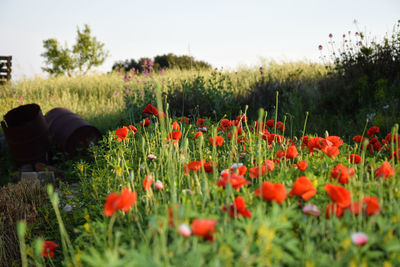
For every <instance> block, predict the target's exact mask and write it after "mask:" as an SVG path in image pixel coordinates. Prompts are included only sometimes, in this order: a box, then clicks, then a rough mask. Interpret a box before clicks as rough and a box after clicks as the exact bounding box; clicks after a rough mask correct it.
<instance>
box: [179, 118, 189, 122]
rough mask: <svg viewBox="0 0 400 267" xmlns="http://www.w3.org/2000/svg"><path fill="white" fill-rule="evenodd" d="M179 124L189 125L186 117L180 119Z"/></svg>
mask: <svg viewBox="0 0 400 267" xmlns="http://www.w3.org/2000/svg"><path fill="white" fill-rule="evenodd" d="M181 122H183V123H185V124H189V119H188V118H187V117H182V119H181Z"/></svg>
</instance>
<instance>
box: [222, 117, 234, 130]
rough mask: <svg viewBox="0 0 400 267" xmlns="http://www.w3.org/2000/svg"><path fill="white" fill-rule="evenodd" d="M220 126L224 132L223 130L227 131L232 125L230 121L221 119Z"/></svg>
mask: <svg viewBox="0 0 400 267" xmlns="http://www.w3.org/2000/svg"><path fill="white" fill-rule="evenodd" d="M220 125H221V127H222V130H223V131H225V130H228V129H229V128H230V127H231V125H232V124H231V121H230V120H228V119H223V120H221V122H220Z"/></svg>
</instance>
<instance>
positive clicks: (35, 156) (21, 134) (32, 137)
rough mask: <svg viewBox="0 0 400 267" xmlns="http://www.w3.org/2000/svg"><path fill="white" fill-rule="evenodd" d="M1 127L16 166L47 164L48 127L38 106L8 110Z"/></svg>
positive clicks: (48, 146) (24, 106)
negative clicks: (37, 163)
mask: <svg viewBox="0 0 400 267" xmlns="http://www.w3.org/2000/svg"><path fill="white" fill-rule="evenodd" d="M1 127H2V128H3V132H4V135H5V137H6V140H7V143H8V147H9V148H10V152H11V155H12V157H13V158H14V160H15V161H16V163H17V165H18V166H21V165H24V164H33V163H36V162H43V163H46V162H47V154H48V151H49V148H50V142H49V127H48V125H47V122H46V120H45V118H44V116H43V113H42V111H41V109H40V106H39V105H37V104H28V105H23V106H19V107H17V108H14V109H12V110H10V111H9V112H7V114H6V115H5V116H4V120H3V121H2V122H1Z"/></svg>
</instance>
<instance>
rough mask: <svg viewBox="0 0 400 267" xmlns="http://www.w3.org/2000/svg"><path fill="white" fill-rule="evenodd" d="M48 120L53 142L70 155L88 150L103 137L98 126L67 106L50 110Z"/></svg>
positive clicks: (47, 115)
mask: <svg viewBox="0 0 400 267" xmlns="http://www.w3.org/2000/svg"><path fill="white" fill-rule="evenodd" d="M46 121H47V123H48V125H49V131H50V138H51V140H52V142H53V143H55V144H57V145H59V146H60V147H61V148H62V149H63V150H64V152H65V153H66V154H68V155H69V156H75V155H76V154H78V152H80V151H82V152H84V151H86V150H87V148H88V147H89V146H90V145H92V144H95V143H97V141H99V140H100V138H101V133H100V131H99V130H98V129H97V128H96V127H94V126H92V125H90V124H89V123H88V122H87V121H85V120H83V119H82V118H81V117H79V116H78V115H76V114H75V113H72V112H71V111H70V110H68V109H66V108H54V109H52V110H50V111H49V112H47V114H46Z"/></svg>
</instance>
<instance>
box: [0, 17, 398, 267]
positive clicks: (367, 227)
mask: <svg viewBox="0 0 400 267" xmlns="http://www.w3.org/2000/svg"><path fill="white" fill-rule="evenodd" d="M398 25H399V24H398ZM395 36H398V35H395ZM329 38H332V37H331V36H329ZM356 38H359V39H357V40H358V42H361V45H360V47H361V48H363V47H364V46H363V45H364V43H365V40H364V39H363V35H361V34H360V33H357V36H356ZM396 40H397V39H396ZM399 40H400V39H399ZM358 42H357V45H358ZM363 42H364V43H363ZM349 43H350V42H349ZM365 47H367V48H368V49H369V50H368V51H367V52H365V53H368V55H367V54H365V55H364V56H365V57H362V56H360V57H357V56H356V55H359V54H356V52H349V53H347V54H346V53H340V55H341V56H342V57H343V58H342V60H341V59H340V58H339V59H338V61H336V62H335V64H336V65H329V64H326V65H323V64H312V63H285V64H276V63H273V62H270V63H268V64H266V65H263V66H262V67H257V68H255V69H250V68H242V69H240V70H238V71H234V72H232V71H224V70H214V69H212V70H210V69H208V70H205V69H202V70H176V69H175V70H172V69H171V70H164V69H163V70H162V71H160V73H155V71H154V70H153V69H151V68H146V72H145V73H137V72H134V71H130V72H129V71H128V72H127V71H126V70H121V71H116V72H113V73H110V74H104V75H98V74H97V75H87V76H76V77H54V78H48V79H42V78H35V79H30V80H21V81H19V82H16V83H11V85H6V86H3V87H1V88H0V89H4V90H0V95H1V96H2V97H1V98H0V109H1V112H2V113H3V114H5V113H6V112H7V111H8V110H9V109H11V108H14V107H17V106H19V105H22V104H27V103H33V102H35V103H39V104H40V105H41V108H42V110H43V111H44V113H45V112H47V111H48V110H50V109H51V108H54V107H57V106H60V105H62V106H64V107H66V108H68V109H70V110H71V111H72V112H74V113H77V114H78V115H79V116H81V117H82V118H84V119H85V120H87V121H89V122H90V123H91V124H92V125H94V126H96V127H97V128H98V129H99V130H100V131H101V133H102V139H101V140H100V141H99V142H98V143H97V144H94V145H92V146H91V147H90V148H89V151H88V153H86V154H84V155H81V156H78V157H75V158H68V157H66V156H65V155H63V153H61V152H60V151H59V150H58V149H57V148H52V149H53V151H52V152H53V153H52V162H53V163H54V164H55V166H56V167H58V168H62V169H63V170H64V171H65V174H64V176H63V177H56V182H55V183H54V184H49V185H43V184H42V185H40V184H38V183H35V184H30V183H27V182H24V181H20V182H19V183H18V184H15V185H12V184H8V183H9V182H10V179H9V178H10V177H12V176H13V175H15V172H16V171H15V166H13V165H12V161H11V159H10V155H9V154H7V152H6V150H5V149H3V148H2V150H1V151H2V154H1V159H2V160H1V161H0V164H1V165H0V169H1V170H2V175H1V176H0V178H1V184H2V185H4V186H3V187H2V190H3V191H2V192H3V193H2V194H0V208H1V209H2V210H1V211H2V212H1V213H0V225H2V227H3V229H4V230H3V231H2V232H1V233H0V266H19V265H20V266H24V267H25V266H96V267H99V266H193V267H194V266H307V267H311V266H399V265H400V205H399V204H400V179H399V177H400V136H399V122H400V121H399V120H398V118H399V117H398V116H399V114H400V113H399V110H398V105H397V104H396V103H398V101H399V98H398V97H399V95H398V93H399V90H397V89H398V88H399V87H398V86H399V79H398V74H395V73H393V76H392V77H389V78H387V77H386V78H387V79H386V78H382V77H383V76H382V75H384V74H382V73H385V72H384V71H383V72H382V73H378V72H375V70H376V68H374V64H375V63H376V62H378V61H375V59H376V58H379V55H382V58H381V59H382V62H381V61H379V62H378V63H379V64H381V66H382V69H383V68H384V67H386V66H387V65H388V64H389V63H388V62H386V61H385V62H383V61H384V60H392V59H393V60H394V59H398V56H399V54H398V51H399V50H398V49H397V48H398V40H397V41H393V42H389V41H388V42H387V46H383V47H381V46H379V45H375V46H374V45H372V46H368V44H365ZM317 48H318V47H317ZM383 48H385V49H383ZM389 48H393V49H392V50H390V49H389ZM394 48H396V49H394ZM319 49H320V50H323V49H325V46H322V45H321V46H320V47H319ZM344 49H345V48H344ZM381 49H383V50H381ZM388 49H389V50H390V51H394V52H396V53H397V54H396V55H395V56H390V57H384V56H383V54H379V53H383V52H385V53H386V52H387V51H388ZM351 51H355V50H351ZM363 51H364V50H362V49H361V52H359V53H364V52H363ZM382 51H383V52H382ZM352 53H354V54H352ZM374 53H376V54H374ZM371 55H375V57H374V59H371V57H370V56H371ZM385 55H386V54H385ZM351 59H360V60H362V62H357V60H355V61H352V60H351ZM369 60H370V61H369ZM398 62H399V61H398V60H394V63H393V62H392V63H393V66H395V63H396V64H397V65H396V66H398ZM146 63H147V64H149V63H148V62H146ZM358 63H360V64H358ZM361 63H362V64H361ZM368 64H369V65H368ZM365 65H368V66H372V67H371V68H370V69H369V68H368V70H371V72H373V73H372V74H371V73H364V72H363V71H364V70H365V69H367V68H364V66H365ZM391 66H392V65H391ZM349 70H350V71H349ZM397 73H398V72H397ZM370 74H371V75H370ZM357 75H360V76H357ZM368 75H370V76H368ZM396 75H397V76H396ZM352 77H353V78H354V77H361V78H357V79H356V78H354V80H351V78H352ZM371 77H373V79H375V80H373V79H372V78H371ZM396 77H397V78H396ZM382 79H384V81H383V80H382ZM343 85H345V86H343ZM378 85H379V86H378ZM328 89H329V90H328ZM336 89H337V90H336ZM335 92H336V93H337V95H334V94H335ZM335 97H336V98H335ZM341 100H343V101H342V102H341ZM378 100H379V101H378ZM339 103H343V105H340V104H339ZM6 184H8V185H6ZM28 192H29V193H28ZM3 211H4V212H3ZM5 214H8V215H9V216H6V215H5Z"/></svg>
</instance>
